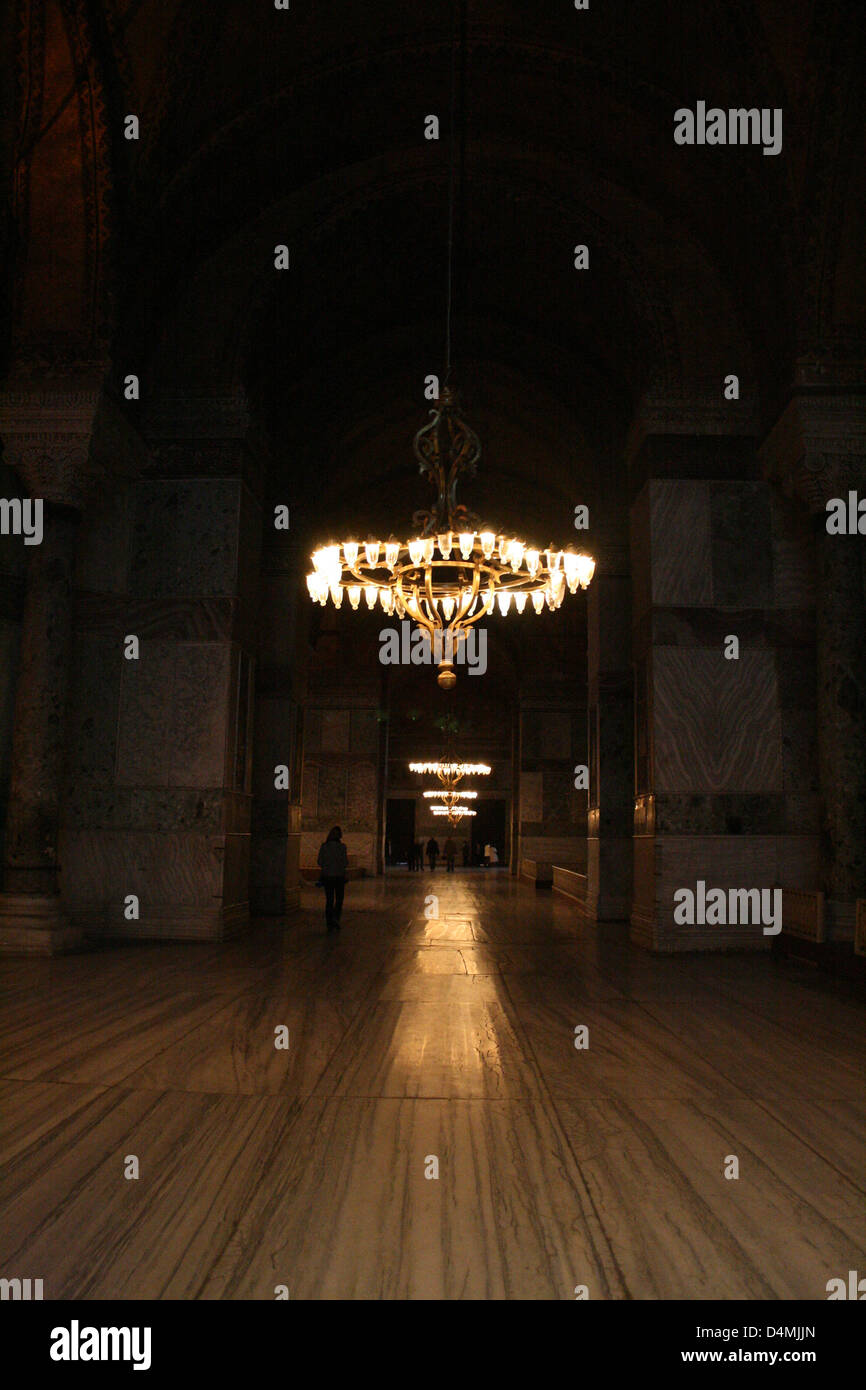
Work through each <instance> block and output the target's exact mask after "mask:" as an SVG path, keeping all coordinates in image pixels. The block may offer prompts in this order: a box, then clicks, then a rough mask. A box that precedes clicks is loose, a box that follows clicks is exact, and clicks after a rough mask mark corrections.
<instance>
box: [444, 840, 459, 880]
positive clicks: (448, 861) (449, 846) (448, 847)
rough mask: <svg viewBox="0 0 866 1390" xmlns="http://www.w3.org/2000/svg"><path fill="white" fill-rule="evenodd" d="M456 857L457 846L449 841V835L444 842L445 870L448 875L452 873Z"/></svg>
mask: <svg viewBox="0 0 866 1390" xmlns="http://www.w3.org/2000/svg"><path fill="white" fill-rule="evenodd" d="M456 857H457V846H456V845H455V843H454V841H453V840H452V839H451V836H450V835H449V836H448V839H447V840H446V841H445V868H446V869H447V871H448V873H449V874H453V872H454V860H455V859H456Z"/></svg>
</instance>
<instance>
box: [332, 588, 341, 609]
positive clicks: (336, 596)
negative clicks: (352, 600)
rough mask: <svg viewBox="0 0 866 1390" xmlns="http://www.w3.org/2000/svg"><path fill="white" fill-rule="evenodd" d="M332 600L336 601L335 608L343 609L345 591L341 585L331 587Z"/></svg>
mask: <svg viewBox="0 0 866 1390" xmlns="http://www.w3.org/2000/svg"><path fill="white" fill-rule="evenodd" d="M331 598H332V599H333V600H334V607H335V608H341V607H342V604H343V590H342V587H341V585H339V584H332V585H331Z"/></svg>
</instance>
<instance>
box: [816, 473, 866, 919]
mask: <svg viewBox="0 0 866 1390" xmlns="http://www.w3.org/2000/svg"><path fill="white" fill-rule="evenodd" d="M859 463H860V470H859V471H860V477H861V479H866V458H864V459H862V460H860V461H859ZM831 495H832V496H834V497H838V496H842V497H846V498H847V490H846V491H844V492H837V491H834V492H833V493H832V494H831ZM864 550H866V545H864V541H863V537H862V536H831V535H828V534H827V530H826V524H825V522H824V521H823V520H821V521H820V522H819V530H818V539H817V575H818V608H817V630H816V648H817V666H818V761H819V776H820V782H821V792H822V798H821V800H822V819H823V825H822V832H823V834H822V850H823V857H824V863H823V870H824V891H825V893H826V894H827V897H828V899H829V904H828V906H829V907H830V914H831V917H832V918H833V920H834V922H835V923H836V924H837V925H842V924H843V922H844V926H845V927H846V928H848V927H850V928H853V922H854V915H853V914H854V903H855V902H856V899H857V898H862V897H866V595H864V564H863V559H864V556H863V552H864Z"/></svg>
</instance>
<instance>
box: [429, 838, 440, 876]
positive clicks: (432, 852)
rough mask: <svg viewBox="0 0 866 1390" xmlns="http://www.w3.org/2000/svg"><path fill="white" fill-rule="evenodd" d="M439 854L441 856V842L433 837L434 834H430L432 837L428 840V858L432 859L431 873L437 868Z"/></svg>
mask: <svg viewBox="0 0 866 1390" xmlns="http://www.w3.org/2000/svg"><path fill="white" fill-rule="evenodd" d="M438 856H439V844H438V842H437V841H436V840H434V839H433V836H432V835H431V836H430V839H429V840H428V841H427V858H428V859H429V860H430V872H431V873H432V872H433V870H434V869H435V868H436V860H437V858H438Z"/></svg>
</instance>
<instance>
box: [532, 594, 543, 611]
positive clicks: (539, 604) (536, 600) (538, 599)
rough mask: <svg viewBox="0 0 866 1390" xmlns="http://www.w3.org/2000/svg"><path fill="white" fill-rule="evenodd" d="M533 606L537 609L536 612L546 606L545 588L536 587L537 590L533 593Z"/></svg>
mask: <svg viewBox="0 0 866 1390" xmlns="http://www.w3.org/2000/svg"><path fill="white" fill-rule="evenodd" d="M532 606H533V608H534V609H535V611H536V613H540V612H541V610H542V608H543V607H544V590H543V589H535V590H534V592H533V594H532Z"/></svg>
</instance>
